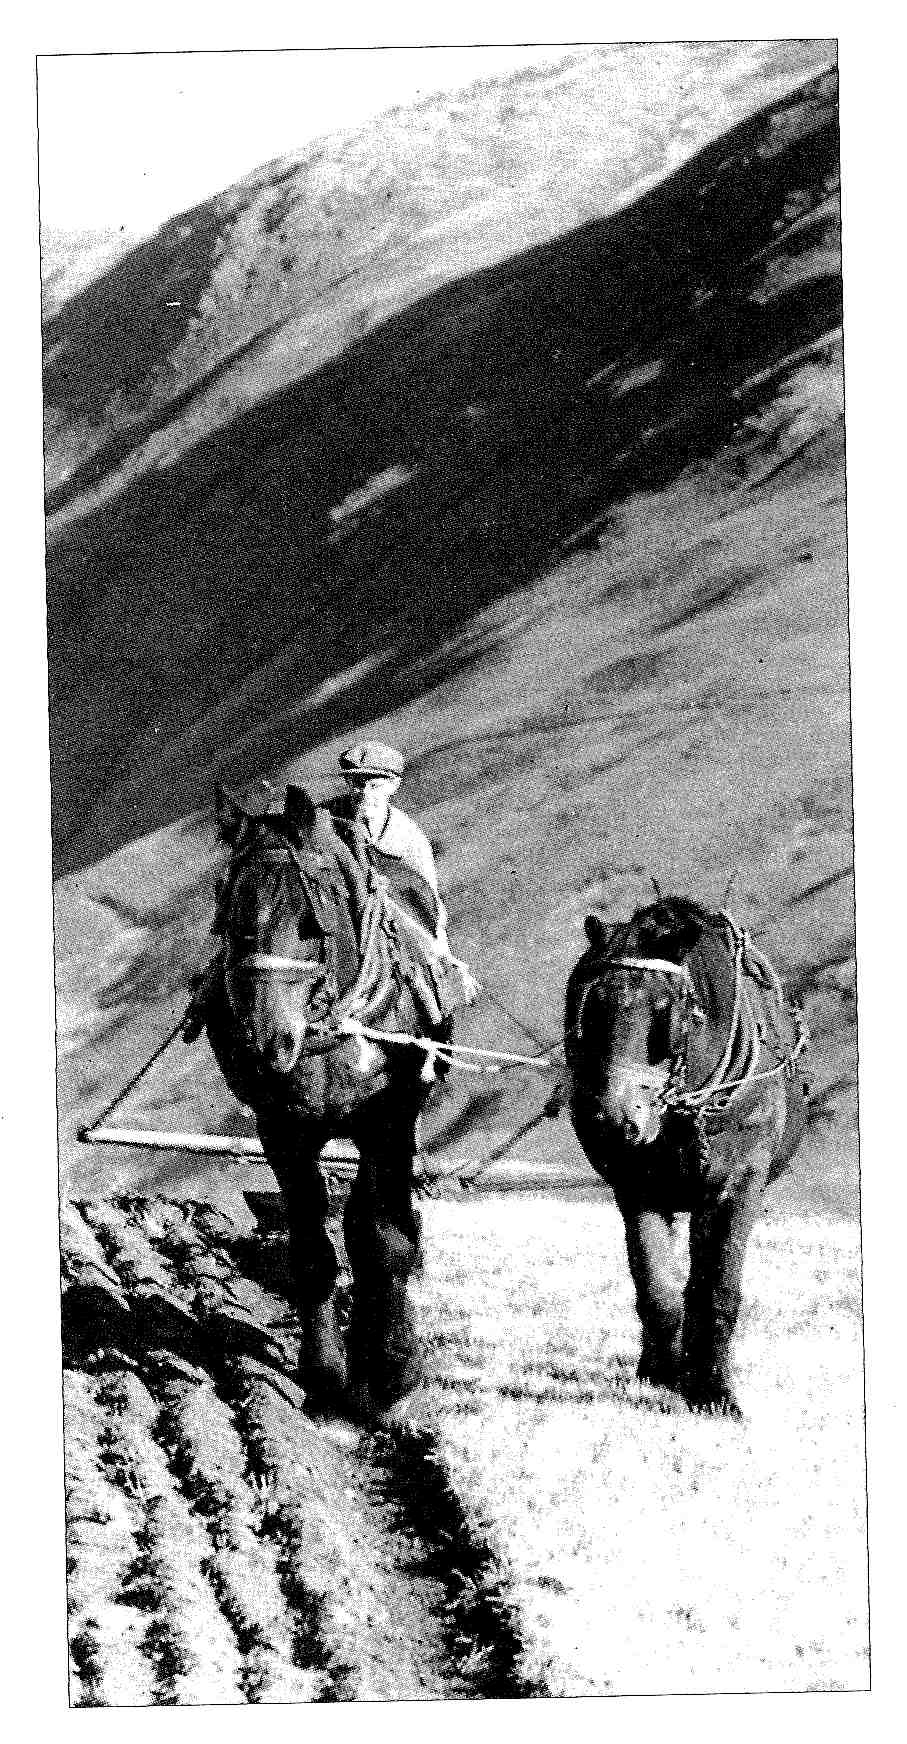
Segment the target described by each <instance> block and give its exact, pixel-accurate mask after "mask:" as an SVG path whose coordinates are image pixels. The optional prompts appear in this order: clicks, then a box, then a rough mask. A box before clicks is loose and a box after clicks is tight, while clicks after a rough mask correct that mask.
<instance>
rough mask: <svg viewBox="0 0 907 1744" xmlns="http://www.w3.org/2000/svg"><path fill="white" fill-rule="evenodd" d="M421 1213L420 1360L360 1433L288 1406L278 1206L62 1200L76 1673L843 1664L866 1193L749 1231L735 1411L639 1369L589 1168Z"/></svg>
mask: <svg viewBox="0 0 907 1744" xmlns="http://www.w3.org/2000/svg"><path fill="white" fill-rule="evenodd" d="M427 1225H428V1235H429V1241H428V1248H429V1258H428V1269H427V1272H426V1275H425V1276H424V1277H423V1278H422V1280H421V1281H420V1283H419V1287H418V1292H419V1297H420V1306H421V1311H422V1316H423V1320H424V1323H425V1330H426V1332H427V1334H428V1336H429V1340H430V1345H431V1349H432V1368H433V1379H432V1380H431V1381H430V1382H429V1384H428V1386H427V1387H426V1388H425V1390H424V1392H423V1393H421V1394H420V1395H419V1396H418V1397H417V1399H416V1400H415V1402H414V1406H413V1410H412V1413H411V1416H410V1419H409V1420H408V1421H407V1423H406V1424H404V1425H400V1426H397V1427H396V1428H395V1429H393V1430H390V1431H382V1432H380V1433H376V1434H358V1433H357V1432H354V1431H352V1430H339V1429H338V1430H337V1431H336V1432H334V1431H328V1430H325V1429H324V1428H322V1427H319V1426H317V1425H314V1424H312V1423H310V1422H309V1421H308V1419H307V1418H306V1417H305V1415H304V1413H303V1410H302V1406H303V1395H302V1393H301V1392H300V1390H299V1388H298V1386H297V1385H296V1381H295V1378H294V1375H295V1367H296V1359H297V1354H298V1327H297V1322H296V1319H295V1315H294V1313H293V1311H292V1309H291V1307H290V1305H289V1302H288V1299H287V1284H288V1280H287V1277H286V1249H285V1240H284V1237H283V1234H282V1232H281V1230H280V1228H279V1227H277V1228H270V1229H269V1228H268V1227H267V1225H266V1223H265V1224H263V1225H262V1226H261V1227H257V1226H256V1224H255V1220H254V1219H253V1218H252V1217H251V1216H249V1217H247V1218H244V1217H243V1216H242V1215H240V1214H239V1213H234V1214H229V1213H227V1212H225V1211H224V1210H223V1209H220V1208H215V1207H214V1206H213V1205H211V1204H204V1203H200V1202H183V1203H178V1202H176V1201H171V1200H164V1199H136V1198H130V1199H118V1200H116V1201H107V1202H94V1203H90V1202H83V1203H82V1204H80V1205H79V1206H70V1207H67V1209H66V1210H65V1212H64V1218H63V1252H64V1349H65V1360H66V1372H65V1398H66V1479H67V1528H68V1571H69V1611H70V1652H71V1699H72V1701H73V1702H74V1703H75V1704H79V1705H126V1704H129V1705H135V1704H155V1703H170V1704H172V1703H186V1704H194V1703H200V1702H221V1703H238V1702H277V1701H284V1702H287V1701H289V1702H305V1701H337V1700H341V1701H343V1700H365V1699H381V1698H384V1699H388V1698H395V1699H407V1698H410V1699H411V1698H419V1697H422V1698H432V1697H433V1698H438V1697H479V1696H501V1695H510V1696H520V1695H543V1694H549V1693H550V1694H593V1693H607V1692H614V1693H617V1692H622V1691H631V1690H648V1691H655V1690H658V1689H663V1690H664V1689H689V1690H696V1689H698V1690H703V1689H709V1688H712V1689H715V1688H722V1689H742V1688H750V1689H754V1688H755V1689H760V1688H761V1689H771V1688H774V1689H779V1688H780V1689H804V1688H829V1687H847V1688H854V1687H861V1686H862V1684H863V1682H864V1681H865V1672H864V1652H865V1643H866V1618H865V1562H864V1554H865V1553H864V1549H863V1545H864V1534H865V1527H864V1521H863V1509H862V1502H863V1482H862V1395H861V1373H860V1347H859V1279H858V1257H859V1256H858V1246H857V1240H856V1232H855V1230H854V1228H853V1226H847V1225H831V1224H822V1223H819V1222H816V1223H808V1222H806V1221H798V1220H793V1219H790V1220H786V1221H784V1222H776V1223H770V1224H767V1225H765V1226H764V1227H763V1230H762V1232H761V1233H760V1235H759V1236H758V1237H757V1239H756V1241H755V1242H754V1249H753V1263H752V1268H751V1271H752V1279H753V1281H752V1285H751V1290H750V1294H749V1299H748V1306H747V1310H746V1315H745V1320H744V1325H743V1329H742V1337H741V1343H740V1353H739V1354H740V1375H741V1382H742V1385H743V1394H744V1402H745V1404H746V1405H747V1407H748V1408H749V1422H748V1424H747V1425H745V1426H744V1427H742V1428H738V1427H736V1426H733V1425H729V1424H727V1423H724V1422H715V1421H712V1420H709V1419H702V1418H697V1417H694V1416H692V1415H691V1414H690V1413H689V1412H688V1411H687V1410H686V1409H685V1407H683V1406H682V1405H680V1404H678V1403H676V1402H675V1401H673V1400H672V1399H671V1398H670V1397H669V1396H668V1395H662V1394H660V1393H657V1392H654V1391H653V1390H652V1389H649V1388H643V1387H640V1386H639V1385H638V1384H637V1383H636V1382H635V1381H634V1380H633V1378H632V1375H633V1367H634V1363H635V1339H636V1333H635V1327H634V1323H633V1315H632V1302H631V1292H630V1287H629V1283H628V1280H627V1279H626V1277H625V1266H624V1262H623V1256H622V1252H621V1241H620V1228H619V1222H618V1219H617V1217H616V1214H615V1212H614V1210H613V1208H612V1207H611V1206H610V1205H609V1204H607V1203H606V1202H604V1201H603V1200H598V1199H588V1200H579V1201H574V1202H572V1203H570V1202H558V1201H556V1200H553V1199H550V1198H547V1197H546V1198H541V1197H540V1198H529V1199H521V1200H516V1199H514V1198H512V1197H506V1196H505V1197H501V1196H490V1197H488V1198H486V1199H477V1200H474V1201H465V1202H462V1201H461V1202H458V1203H450V1202H443V1201H442V1202H438V1203H434V1204H431V1205H429V1206H428V1207H427ZM580 1256H581V1257H580Z"/></svg>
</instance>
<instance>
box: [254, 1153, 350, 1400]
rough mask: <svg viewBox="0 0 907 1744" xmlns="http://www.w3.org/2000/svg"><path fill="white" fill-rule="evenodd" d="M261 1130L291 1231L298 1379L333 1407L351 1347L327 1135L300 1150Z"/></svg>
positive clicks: (311, 1397) (313, 1397)
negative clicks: (331, 1227) (343, 1319)
mask: <svg viewBox="0 0 907 1744" xmlns="http://www.w3.org/2000/svg"><path fill="white" fill-rule="evenodd" d="M258 1130H259V1134H260V1136H261V1141H262V1144H263V1146H264V1148H265V1153H266V1155H267V1158H268V1162H269V1163H270V1165H271V1168H272V1169H273V1171H274V1174H275V1175H276V1177H277V1184H278V1186H279V1188H280V1191H281V1194H282V1196H283V1201H284V1205H285V1207H286V1212H287V1223H288V1227H289V1234H290V1270H291V1275H292V1278H293V1283H294V1288H295V1294H296V1303H295V1306H296V1309H297V1312H298V1314H299V1320H300V1325H301V1327H302V1344H301V1348H300V1354H299V1381H300V1385H301V1386H302V1388H303V1391H304V1392H305V1395H306V1406H307V1408H308V1409H310V1410H313V1411H333V1410H336V1409H337V1408H338V1406H339V1405H340V1403H341V1401H342V1397H343V1393H344V1390H345V1388H346V1384H347V1363H346V1350H345V1347H344V1342H343V1335H342V1332H341V1329H340V1325H339V1322H338V1318H337V1303H336V1294H335V1291H336V1284H337V1272H338V1265H337V1255H336V1252H335V1250H334V1244H333V1242H332V1241H331V1238H330V1236H329V1235H328V1232H327V1229H326V1221H327V1217H328V1213H329V1210H330V1200H329V1197H328V1191H327V1187H326V1185H325V1181H324V1177H323V1175H322V1173H321V1169H320V1168H319V1166H318V1157H319V1153H320V1151H321V1146H322V1141H323V1135H322V1134H320V1133H319V1134H307V1135H306V1139H305V1143H304V1144H303V1145H300V1146H299V1147H298V1148H297V1146H296V1145H295V1144H294V1142H293V1139H292V1136H291V1135H290V1134H288V1133H287V1132H286V1131H281V1130H277V1131H275V1130H274V1129H271V1128H269V1127H268V1126H267V1125H266V1124H265V1123H263V1122H262V1121H259V1127H258Z"/></svg>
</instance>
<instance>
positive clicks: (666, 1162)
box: [565, 897, 808, 1416]
mask: <svg viewBox="0 0 907 1744" xmlns="http://www.w3.org/2000/svg"><path fill="white" fill-rule="evenodd" d="M586 933H587V936H588V939H589V948H588V950H587V951H586V952H585V954H584V955H583V956H582V957H581V958H580V960H579V962H578V963H577V965H576V967H575V968H574V970H573V972H572V974H571V976H570V979H569V982H568V985H567V1000H566V1022H565V1035H566V1053H567V1066H568V1089H569V1096H570V1112H571V1117H572V1120H573V1125H574V1127H575V1129H576V1133H577V1137H578V1138H579V1141H580V1143H581V1145H582V1146H583V1149H584V1150H585V1152H586V1155H587V1157H588V1158H589V1161H590V1162H591V1164H592V1166H593V1168H595V1169H597V1171H598V1173H599V1174H600V1175H602V1176H603V1177H604V1179H605V1180H606V1181H607V1182H608V1184H609V1186H610V1187H611V1188H612V1190H613V1192H614V1197H615V1199H616V1201H617V1205H618V1208H619V1210H620V1212H621V1215H622V1217H623V1220H624V1227H625V1233H626V1242H627V1255H628V1258H629V1261H630V1270H631V1273H632V1275H633V1282H634V1284H635V1286H636V1305H637V1309H638V1312H639V1318H640V1321H641V1322H642V1354H641V1357H640V1362H639V1368H638V1371H637V1372H638V1374H639V1377H640V1379H642V1380H646V1381H651V1382H653V1383H655V1384H660V1385H663V1386H667V1387H672V1388H675V1389H676V1390H678V1391H679V1392H681V1393H682V1394H683V1395H684V1396H685V1397H686V1399H687V1400H688V1401H689V1402H690V1404H692V1405H695V1406H697V1407H700V1408H703V1409H710V1410H717V1411H724V1412H727V1413H729V1414H730V1415H734V1416H736V1415H739V1407H738V1405H737V1401H736V1399H735V1397H734V1392H733V1387H732V1384H731V1373H730V1347H731V1340H732V1338H733V1334H734V1329H735V1326H736V1323H737V1316H738V1312H739V1308H740V1286H741V1274H742V1268H743V1259H744V1253H745V1249H746V1243H747V1240H748V1238H749V1235H750V1231H751V1230H752V1227H753V1224H754V1222H755V1219H756V1217H757V1214H758V1212H759V1208H760V1204H761V1200H762V1195H763V1192H764V1190H765V1188H766V1186H767V1184H768V1182H769V1181H771V1180H773V1179H774V1177H775V1176H776V1175H777V1174H779V1173H780V1171H781V1170H782V1169H783V1168H784V1167H785V1166H786V1164H787V1163H788V1162H789V1160H790V1158H791V1157H792V1155H793V1153H794V1151H795V1150H796V1147H797V1145H798V1144H799V1142H800V1139H801V1137H802V1135H803V1131H804V1127H805V1124H806V1099H807V1095H808V1089H807V1086H806V1084H805V1083H804V1081H803V1078H802V1076H801V1074H800V1060H801V1057H802V1054H803V1052H804V1049H805V1047H806V1042H807V1036H806V1028H805V1024H804V1023H803V1021H802V1018H801V1017H800V1014H799V1013H797V1012H795V1011H794V1010H793V1009H792V1008H791V1007H789V1006H788V1005H787V1004H786V1003H785V1000H784V996H783V993H782V990H781V986H780V983H779V981H778V978H777V975H776V974H775V972H774V970H773V969H772V967H771V965H770V964H769V963H768V962H767V960H766V959H765V957H763V956H762V954H761V953H760V952H759V951H757V950H756V949H755V948H754V946H753V945H752V943H751V941H750V939H749V937H748V935H747V934H746V933H744V932H742V931H741V929H740V928H739V927H738V926H737V925H736V923H735V922H734V921H732V920H731V919H730V917H729V916H728V915H726V914H724V913H723V912H722V913H717V914H713V913H710V912H709V911H707V910H705V909H703V908H700V907H699V906H698V905H697V904H696V903H694V902H690V901H688V900H686V899H684V898H680V897H666V898H660V899H659V901H658V902H656V903H654V904H652V905H651V906H650V907H648V908H641V909H639V910H638V911H637V913H636V914H634V916H633V918H632V920H630V921H625V922H622V923H619V924H617V925H606V924H605V923H604V922H603V921H601V920H600V919H599V918H598V917H597V916H596V915H590V916H589V917H588V919H587V921H586ZM680 1212H689V1213H690V1269H689V1277H688V1280H687V1283H686V1288H685V1289H684V1290H683V1291H681V1285H680V1282H679V1281H678V1280H677V1278H676V1276H675V1272H674V1265H673V1243H672V1239H671V1228H672V1224H673V1221H674V1218H675V1216H676V1214H677V1213H680Z"/></svg>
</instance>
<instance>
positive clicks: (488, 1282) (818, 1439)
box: [423, 1198, 867, 1695]
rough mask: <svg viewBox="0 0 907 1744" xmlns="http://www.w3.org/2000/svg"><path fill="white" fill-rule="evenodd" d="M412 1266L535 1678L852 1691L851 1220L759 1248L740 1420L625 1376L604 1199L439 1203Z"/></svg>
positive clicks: (625, 1312)
mask: <svg viewBox="0 0 907 1744" xmlns="http://www.w3.org/2000/svg"><path fill="white" fill-rule="evenodd" d="M428 1253H429V1271H428V1275H427V1278H426V1280H425V1283H424V1285H423V1297H424V1313H425V1317H426V1321H427V1325H428V1329H429V1332H430V1336H431V1338H432V1339H433V1341H434V1343H435V1352H436V1368H437V1375H438V1379H437V1380H436V1381H435V1383H434V1385H433V1388H432V1391H431V1395H430V1402H429V1405H428V1409H429V1410H430V1412H431V1413H434V1412H435V1411H437V1414H438V1417H439V1420H440V1426H441V1433H440V1441H441V1445H442V1447H443V1449H444V1452H445V1454H446V1456H447V1458H448V1460H449V1463H450V1468H451V1471H452V1474H453V1479H454V1482H455V1483H456V1484H457V1486H458V1488H459V1489H460V1490H461V1492H462V1493H463V1494H468V1495H469V1496H470V1497H471V1498H472V1500H473V1503H474V1506H475V1507H476V1509H477V1510H478V1512H479V1514H480V1515H481V1516H482V1517H483V1518H487V1520H488V1521H490V1522H493V1529H494V1533H495V1536H496V1542H497V1543H498V1545H499V1547H500V1550H501V1554H502V1555H504V1556H506V1558H507V1560H508V1561H509V1564H510V1567H511V1569H512V1573H513V1580H514V1586H515V1591H516V1593H517V1595H518V1598H519V1601H520V1603H521V1606H522V1610H523V1616H524V1621H525V1636H526V1640H527V1660H526V1664H527V1670H528V1671H529V1672H530V1673H532V1672H536V1673H537V1674H544V1675H545V1676H546V1677H547V1681H548V1683H549V1686H550V1687H551V1689H552V1691H554V1692H559V1693H563V1694H573V1695H579V1694H587V1695H588V1694H594V1693H597V1694H601V1693H605V1692H614V1693H629V1692H639V1693H643V1692H646V1693H655V1692H659V1691H660V1692H665V1691H676V1692H696V1691H698V1692H704V1691H709V1690H721V1691H741V1690H785V1691H795V1690H807V1689H831V1688H846V1689H859V1688H865V1687H866V1679H867V1662H866V1645H867V1616H866V1562H865V1557H866V1548H865V1511H864V1456H863V1400H862V1358H861V1335H860V1286H859V1246H858V1236H857V1231H856V1229H855V1228H854V1227H853V1226H848V1225H844V1224H830V1223H821V1222H818V1221H816V1222H808V1221H786V1222H784V1223H775V1224H769V1225H764V1226H763V1227H762V1228H761V1230H760V1231H759V1232H758V1233H757V1235H756V1237H755V1238H754V1240H753V1245H752V1250H751V1254H750V1257H749V1267H748V1273H747V1280H746V1298H745V1307H744V1313H743V1316H742V1321H741V1329H740V1337H739V1341H738V1349H737V1357H738V1373H739V1378H740V1382H741V1391H742V1398H743V1402H744V1406H745V1409H746V1411H747V1417H748V1420H747V1422H746V1423H745V1424H744V1425H743V1426H742V1427H737V1426H733V1425H730V1424H728V1423H726V1422H724V1421H715V1420H712V1419H709V1418H704V1417H699V1416H695V1415H692V1414H690V1413H689V1412H688V1411H687V1410H686V1408H685V1407H684V1406H682V1405H681V1404H679V1403H676V1402H674V1401H673V1400H672V1399H671V1397H670V1395H667V1394H663V1393H659V1392H655V1391H653V1390H652V1389H648V1388H643V1387H641V1386H640V1385H639V1384H638V1383H637V1382H636V1381H635V1379H634V1368H635V1361H636V1354H637V1349H638V1335H637V1331H636V1325H635V1314H634V1311H633V1304H632V1290H631V1286H630V1283H629V1277H628V1274H627V1269H626V1264H625V1261H624V1257H623V1248H622V1236H621V1229H620V1220H619V1218H618V1216H617V1213H616V1212H615V1210H614V1209H613V1207H612V1206H611V1205H609V1204H607V1203H606V1202H604V1201H602V1202H600V1203H598V1204H595V1203H591V1204H590V1203H586V1204H575V1205H565V1204H563V1203H558V1202H556V1201H553V1200H549V1199H538V1200H530V1201H526V1200H523V1201H516V1200H514V1199H512V1198H511V1199H500V1200H495V1199H489V1200H487V1201H485V1202H483V1203H460V1204H457V1205H455V1206H451V1205H446V1204H436V1205H434V1206H432V1207H431V1208H430V1211H429V1241H428Z"/></svg>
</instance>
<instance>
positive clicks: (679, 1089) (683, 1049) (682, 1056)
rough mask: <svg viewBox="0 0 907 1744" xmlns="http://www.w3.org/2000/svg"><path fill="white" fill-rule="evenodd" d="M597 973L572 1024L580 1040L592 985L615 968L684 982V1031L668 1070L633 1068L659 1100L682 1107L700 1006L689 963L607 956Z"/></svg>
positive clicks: (573, 1035) (682, 987) (668, 1106)
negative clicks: (689, 1051) (693, 1028)
mask: <svg viewBox="0 0 907 1744" xmlns="http://www.w3.org/2000/svg"><path fill="white" fill-rule="evenodd" d="M597 967H598V974H596V975H595V976H594V977H592V978H591V979H590V980H589V981H587V982H586V985H585V986H584V987H583V990H582V992H581V994H580V997H579V1001H578V1004H577V1010H576V1016H575V1018H574V1021H573V1023H572V1025H571V1027H570V1036H571V1037H573V1038H575V1039H576V1040H577V1041H581V1040H582V1023H583V1013H584V1010H585V1006H586V1001H587V1000H588V998H589V995H590V993H591V992H592V990H593V988H595V987H597V986H598V985H599V983H600V981H601V980H602V978H603V976H604V975H605V974H608V973H610V972H611V971H612V970H616V969H634V970H636V971H638V972H641V973H643V974H646V975H669V976H674V977H675V978H676V979H677V980H679V981H680V982H681V989H682V997H681V1008H680V1009H681V1019H680V1024H681V1033H680V1037H679V1040H678V1042H677V1045H676V1047H675V1048H674V1049H673V1050H672V1052H671V1055H670V1057H669V1062H668V1073H667V1078H665V1075H664V1072H663V1071H660V1070H658V1069H657V1068H650V1067H646V1066H642V1065H638V1066H635V1067H634V1071H633V1076H634V1080H635V1081H636V1082H637V1083H638V1084H639V1085H640V1087H641V1088H645V1089H650V1090H654V1092H655V1095H656V1099H657V1100H658V1101H659V1102H661V1103H662V1104H663V1105H664V1106H665V1107H666V1108H671V1107H678V1106H680V1099H681V1097H682V1096H683V1094H684V1092H685V1090H686V1081H687V1069H688V1068H687V1045H688V1042H689V1035H690V1023H691V1021H692V1020H693V1019H694V1017H695V1015H696V1014H697V1013H698V1014H699V1016H700V1018H701V1015H702V1014H701V1009H700V1007H699V1005H698V1004H697V1001H696V995H695V992H694V990H693V979H692V976H691V974H690V970H689V967H688V965H687V964H686V963H673V962H671V960H670V958H668V957H637V956H619V957H605V958H603V959H602V961H601V963H599V964H598V965H597Z"/></svg>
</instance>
